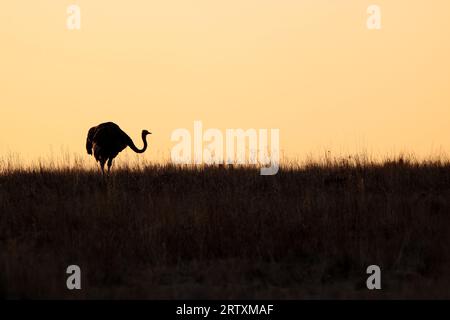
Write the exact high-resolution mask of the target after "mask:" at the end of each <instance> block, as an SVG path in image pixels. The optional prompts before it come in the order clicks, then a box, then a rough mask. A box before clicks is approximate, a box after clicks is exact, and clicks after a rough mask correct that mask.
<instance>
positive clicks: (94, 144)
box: [86, 122, 151, 174]
mask: <svg viewBox="0 0 450 320" xmlns="http://www.w3.org/2000/svg"><path fill="white" fill-rule="evenodd" d="M149 134H151V132H148V131H147V130H142V141H143V142H144V146H143V148H142V149H138V148H137V147H136V145H135V144H134V143H133V140H131V138H130V137H129V136H128V135H127V134H126V133H125V132H124V131H122V129H120V128H119V126H118V125H117V124H115V123H113V122H106V123H102V124H99V125H98V126H96V127H92V128H91V129H89V132H88V135H87V139H86V150H87V153H88V154H89V155H92V154H94V158H95V160H97V161H98V162H99V163H100V168H101V169H102V172H103V174H104V173H105V164H106V163H108V172H109V171H110V170H111V166H112V162H113V159H114V158H115V157H116V156H117V155H118V154H119V152H121V151H122V150H124V149H125V148H126V147H130V148H131V150H133V151H134V152H136V153H143V152H145V150H147V135H149Z"/></svg>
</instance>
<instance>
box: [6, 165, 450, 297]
mask: <svg viewBox="0 0 450 320" xmlns="http://www.w3.org/2000/svg"><path fill="white" fill-rule="evenodd" d="M449 240H450V164H449V163H447V162H442V161H436V162H422V163H417V162H414V161H408V160H395V161H386V162H384V163H382V164H374V163H370V162H364V161H351V160H348V159H347V160H339V161H326V162H324V163H321V164H314V163H310V164H307V165H302V166H296V165H287V166H284V167H282V168H281V169H280V171H279V173H278V174H277V175H275V176H260V175H259V170H258V169H257V168H248V167H247V168H233V167H197V168H189V167H177V166H172V165H164V166H161V165H149V166H143V167H139V168H126V167H122V168H118V169H117V170H116V171H114V172H113V173H112V174H111V175H110V176H109V177H108V178H107V179H103V178H102V175H101V174H100V173H99V172H98V171H96V170H88V169H83V168H82V167H80V168H77V167H75V168H67V169H64V168H47V167H40V168H39V167H36V168H35V169H14V170H12V169H4V170H3V171H2V172H0V295H2V296H4V297H7V298H279V299H284V298H450V290H449V283H450V273H449V270H450V250H449V249H450V247H449V244H450V241H449ZM71 264H76V265H79V266H80V267H81V270H82V290H80V291H76V290H75V291H69V290H67V288H66V277H67V275H66V273H65V271H66V268H67V266H68V265H71ZM372 264H377V265H379V266H380V267H381V270H382V288H383V289H382V290H379V291H369V290H367V288H366V284H365V282H366V279H367V277H368V275H367V274H366V268H367V266H369V265H372Z"/></svg>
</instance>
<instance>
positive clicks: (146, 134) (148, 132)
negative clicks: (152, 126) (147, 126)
mask: <svg viewBox="0 0 450 320" xmlns="http://www.w3.org/2000/svg"><path fill="white" fill-rule="evenodd" d="M149 134H152V133H151V132H150V131H148V130H142V136H143V137H145V136H148V135H149Z"/></svg>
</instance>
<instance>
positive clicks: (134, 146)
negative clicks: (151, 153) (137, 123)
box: [130, 134, 147, 153]
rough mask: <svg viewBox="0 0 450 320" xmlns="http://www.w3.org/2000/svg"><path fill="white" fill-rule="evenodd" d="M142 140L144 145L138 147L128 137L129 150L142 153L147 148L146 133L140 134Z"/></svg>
mask: <svg viewBox="0 0 450 320" xmlns="http://www.w3.org/2000/svg"><path fill="white" fill-rule="evenodd" d="M142 141H143V142H144V146H143V147H142V149H138V148H137V147H136V145H135V144H134V142H133V140H131V139H130V148H131V150H133V151H134V152H136V153H144V152H145V150H147V136H146V135H144V134H143V135H142Z"/></svg>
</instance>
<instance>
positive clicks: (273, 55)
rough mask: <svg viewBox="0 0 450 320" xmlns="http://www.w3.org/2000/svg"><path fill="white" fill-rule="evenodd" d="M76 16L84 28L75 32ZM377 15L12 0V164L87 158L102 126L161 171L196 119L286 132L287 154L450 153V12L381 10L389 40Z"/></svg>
mask: <svg viewBox="0 0 450 320" xmlns="http://www.w3.org/2000/svg"><path fill="white" fill-rule="evenodd" d="M71 3H75V4H78V5H79V6H80V8H81V30H79V31H69V30H68V29H67V28H66V18H67V14H66V8H67V6H68V5H69V4H71ZM372 3H374V2H372V1H364V0H348V1H329V0H283V1H279V0H227V1H224V0H220V1H219V0H192V1H185V0H168V1H150V0H129V1H106V0H96V1H87V0H78V1H75V0H74V1H72V2H70V1H67V2H66V1H54V0H39V1H25V0H14V1H6V2H3V3H2V4H1V5H0V52H1V53H0V56H1V59H0V88H1V90H0V110H1V113H0V157H1V156H4V155H7V154H9V153H18V154H21V155H22V157H23V158H24V159H36V158H38V157H40V156H45V155H48V154H50V153H52V152H53V154H55V153H58V152H60V151H61V150H64V151H68V152H71V153H76V154H80V155H83V156H84V153H85V151H84V143H85V136H86V133H87V130H88V129H89V127H91V126H93V125H96V124H98V123H100V122H103V121H114V122H116V123H118V124H119V125H120V126H121V127H122V129H124V130H125V131H126V132H127V133H128V134H129V135H130V136H131V137H132V138H133V139H134V140H135V142H136V144H137V145H138V146H141V141H139V140H140V139H139V137H140V131H141V130H142V129H149V130H150V131H152V132H153V133H154V134H153V135H152V136H151V137H150V141H149V142H150V151H149V152H147V153H146V154H145V157H146V159H149V160H156V159H160V158H162V157H168V156H169V153H170V149H171V147H172V146H173V145H174V144H175V143H173V142H171V141H170V134H171V132H172V131H173V130H175V129H177V128H188V129H190V130H193V122H194V120H201V121H202V122H203V126H204V127H205V128H219V129H223V130H225V129H226V128H243V129H247V128H256V129H259V128H279V129H280V144H281V149H282V151H283V153H284V155H285V156H288V157H296V156H299V157H303V156H304V155H306V154H313V155H321V154H322V153H323V151H324V150H331V151H332V152H333V153H335V154H340V153H355V152H361V151H364V150H367V151H368V152H369V153H371V154H375V155H385V154H392V153H397V152H401V151H411V152H415V153H416V154H417V155H429V154H431V153H436V152H437V151H439V150H441V149H442V150H443V151H446V152H450V125H449V124H450V90H449V89H450V41H449V39H450V2H449V1H448V0H433V1H425V0H395V1H387V0H382V1H381V0H380V1H377V2H376V4H378V5H379V6H380V7H381V10H382V30H379V31H373V30H372V31H371V30H368V29H367V27H366V19H367V17H368V15H367V13H366V9H367V7H368V6H369V5H370V4H372ZM126 153H130V151H127V152H126ZM130 154H131V153H130ZM86 156H87V155H86Z"/></svg>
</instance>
